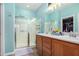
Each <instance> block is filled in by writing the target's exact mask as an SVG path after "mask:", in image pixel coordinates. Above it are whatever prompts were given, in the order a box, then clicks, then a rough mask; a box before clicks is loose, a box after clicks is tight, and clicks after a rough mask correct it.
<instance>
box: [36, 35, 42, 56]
mask: <svg viewBox="0 0 79 59" xmlns="http://www.w3.org/2000/svg"><path fill="white" fill-rule="evenodd" d="M36 48H37V54H38V55H42V37H41V36H39V35H37V36H36Z"/></svg>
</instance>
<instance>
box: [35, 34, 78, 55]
mask: <svg viewBox="0 0 79 59" xmlns="http://www.w3.org/2000/svg"><path fill="white" fill-rule="evenodd" d="M36 48H37V53H38V55H40V56H79V38H75V37H69V36H56V35H51V34H37V35H36Z"/></svg>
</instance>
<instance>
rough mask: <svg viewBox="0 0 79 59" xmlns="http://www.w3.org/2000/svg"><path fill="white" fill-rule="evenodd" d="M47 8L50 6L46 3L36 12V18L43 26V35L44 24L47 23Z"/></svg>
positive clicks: (42, 30)
mask: <svg viewBox="0 0 79 59" xmlns="http://www.w3.org/2000/svg"><path fill="white" fill-rule="evenodd" d="M47 6H48V4H47V3H44V4H42V5H41V6H40V7H39V8H38V10H37V11H36V17H37V18H38V19H37V20H39V21H40V24H41V30H40V32H41V33H43V32H44V23H45V19H46V13H47Z"/></svg>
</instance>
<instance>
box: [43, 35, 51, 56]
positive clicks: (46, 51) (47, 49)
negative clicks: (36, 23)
mask: <svg viewBox="0 0 79 59" xmlns="http://www.w3.org/2000/svg"><path fill="white" fill-rule="evenodd" d="M42 39H43V56H51V55H52V52H51V50H52V47H51V45H52V39H51V38H49V37H44V36H43V38H42Z"/></svg>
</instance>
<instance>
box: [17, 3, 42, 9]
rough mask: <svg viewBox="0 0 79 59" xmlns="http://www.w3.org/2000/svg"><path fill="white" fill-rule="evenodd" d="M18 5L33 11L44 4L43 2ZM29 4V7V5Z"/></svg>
mask: <svg viewBox="0 0 79 59" xmlns="http://www.w3.org/2000/svg"><path fill="white" fill-rule="evenodd" d="M17 5H18V6H20V7H22V8H28V9H31V10H33V11H36V10H37V9H38V8H39V7H40V6H41V5H42V3H17ZM27 6H29V7H27Z"/></svg>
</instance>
